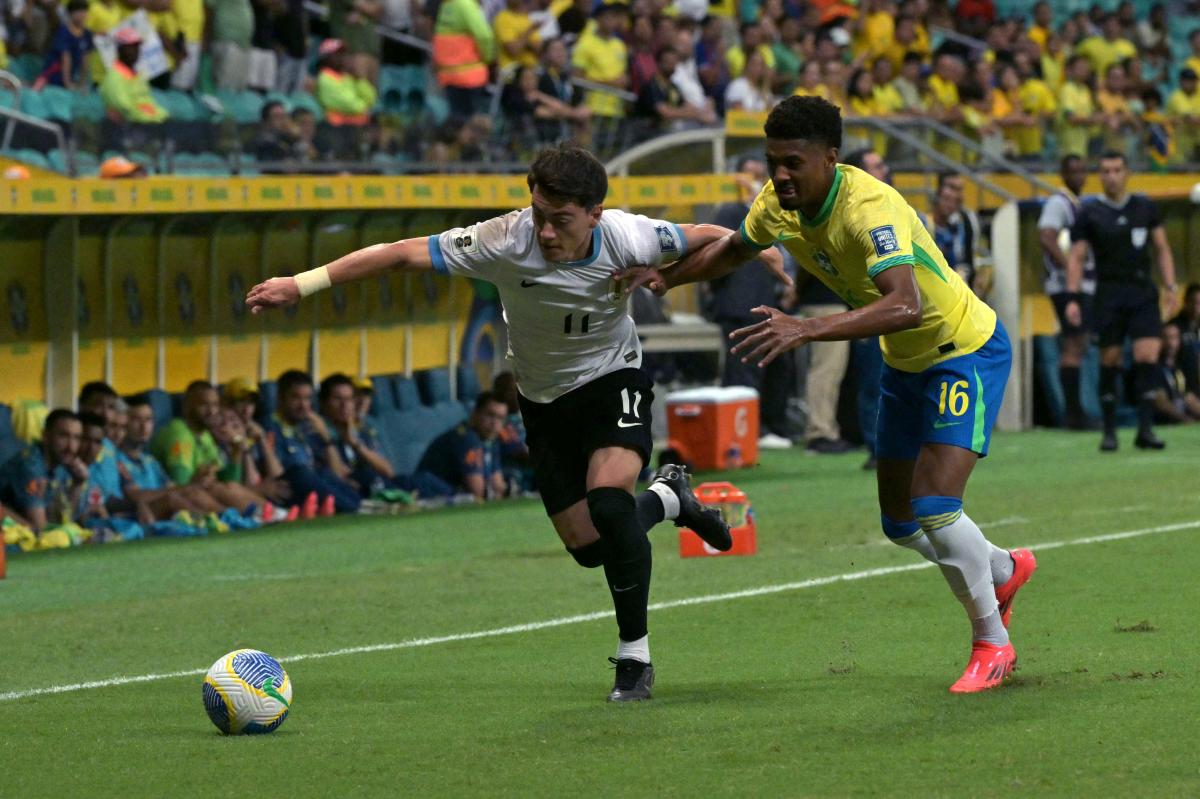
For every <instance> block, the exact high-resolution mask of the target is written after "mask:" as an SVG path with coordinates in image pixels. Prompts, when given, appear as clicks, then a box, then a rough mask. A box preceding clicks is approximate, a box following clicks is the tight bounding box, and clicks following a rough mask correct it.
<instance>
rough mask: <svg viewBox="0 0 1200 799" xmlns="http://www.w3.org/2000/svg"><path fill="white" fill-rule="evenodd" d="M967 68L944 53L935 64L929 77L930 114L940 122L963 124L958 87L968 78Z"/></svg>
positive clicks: (957, 58)
mask: <svg viewBox="0 0 1200 799" xmlns="http://www.w3.org/2000/svg"><path fill="white" fill-rule="evenodd" d="M966 74H967V67H966V64H964V63H963V61H962V59H961V58H959V57H958V56H956V55H951V54H949V53H942V54H941V55H939V56H938V57H937V60H936V61H934V62H933V74H932V75H930V76H929V82H928V85H929V100H928V106H929V112H930V114H931V115H932V116H934V117H935V118H936V119H938V121H940V122H947V123H955V122H961V121H962V118H963V110H962V108H961V106H960V104H959V97H958V85H959V83H961V82H962V80H963V78H965V77H966Z"/></svg>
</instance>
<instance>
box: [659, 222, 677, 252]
mask: <svg viewBox="0 0 1200 799" xmlns="http://www.w3.org/2000/svg"><path fill="white" fill-rule="evenodd" d="M654 231H655V232H656V233H658V248H659V249H660V250H662V251H663V252H675V251H676V250H678V249H679V245H678V244H676V243H675V234H674V233H672V232H671V229H670V228H669V227H667V226H666V225H655V226H654Z"/></svg>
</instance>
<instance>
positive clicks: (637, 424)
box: [617, 419, 642, 427]
mask: <svg viewBox="0 0 1200 799" xmlns="http://www.w3.org/2000/svg"><path fill="white" fill-rule="evenodd" d="M641 426H642V423H641V422H626V421H625V420H624V419H618V420H617V427H641Z"/></svg>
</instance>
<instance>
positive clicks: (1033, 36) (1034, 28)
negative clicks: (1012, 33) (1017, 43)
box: [1025, 0, 1054, 53]
mask: <svg viewBox="0 0 1200 799" xmlns="http://www.w3.org/2000/svg"><path fill="white" fill-rule="evenodd" d="M1053 25H1054V10H1053V9H1051V8H1050V4H1049V3H1047V2H1046V0H1038V2H1037V4H1036V5H1034V7H1033V24H1032V25H1030V26H1029V30H1028V31H1027V32H1026V33H1025V35H1026V36H1028V37H1029V39H1030V41H1032V42H1033V43H1034V44H1036V45H1037V46H1038V49H1039V50H1040V51H1042V52H1043V53H1044V52H1046V40H1047V39H1048V38H1050V34H1051V33H1052V32H1053V30H1054V28H1053Z"/></svg>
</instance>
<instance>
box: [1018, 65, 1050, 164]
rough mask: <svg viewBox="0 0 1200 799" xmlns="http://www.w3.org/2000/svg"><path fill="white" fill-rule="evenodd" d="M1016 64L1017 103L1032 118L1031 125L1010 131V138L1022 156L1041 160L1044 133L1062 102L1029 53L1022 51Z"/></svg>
mask: <svg viewBox="0 0 1200 799" xmlns="http://www.w3.org/2000/svg"><path fill="white" fill-rule="evenodd" d="M1013 64H1014V66H1015V68H1016V73H1017V80H1018V84H1019V85H1018V88H1017V104H1018V105H1019V106H1020V108H1021V110H1022V111H1024V112H1025V113H1026V114H1027V115H1028V116H1029V118H1030V120H1031V123H1030V124H1028V125H1023V126H1018V127H1015V128H1012V129H1011V130H1010V131H1008V133H1009V137H1010V138H1011V139H1012V141H1013V143H1014V144H1015V145H1016V148H1017V155H1018V156H1022V157H1025V158H1034V157H1040V156H1041V155H1042V148H1043V146H1044V135H1043V132H1044V131H1045V130H1046V129H1047V128H1048V127H1049V125H1050V122H1051V121H1052V120H1053V119H1054V115H1055V113H1057V112H1058V101H1057V100H1055V99H1054V92H1053V91H1051V89H1050V87H1049V86H1047V85H1046V82H1045V81H1044V80H1042V79H1041V78H1039V77H1038V76H1037V73H1036V72H1035V71H1034V69H1033V65H1032V63H1031V62H1030V60H1029V56H1028V54H1027V53H1023V52H1018V53H1017V54H1016V56H1015V57H1014V59H1013Z"/></svg>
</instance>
